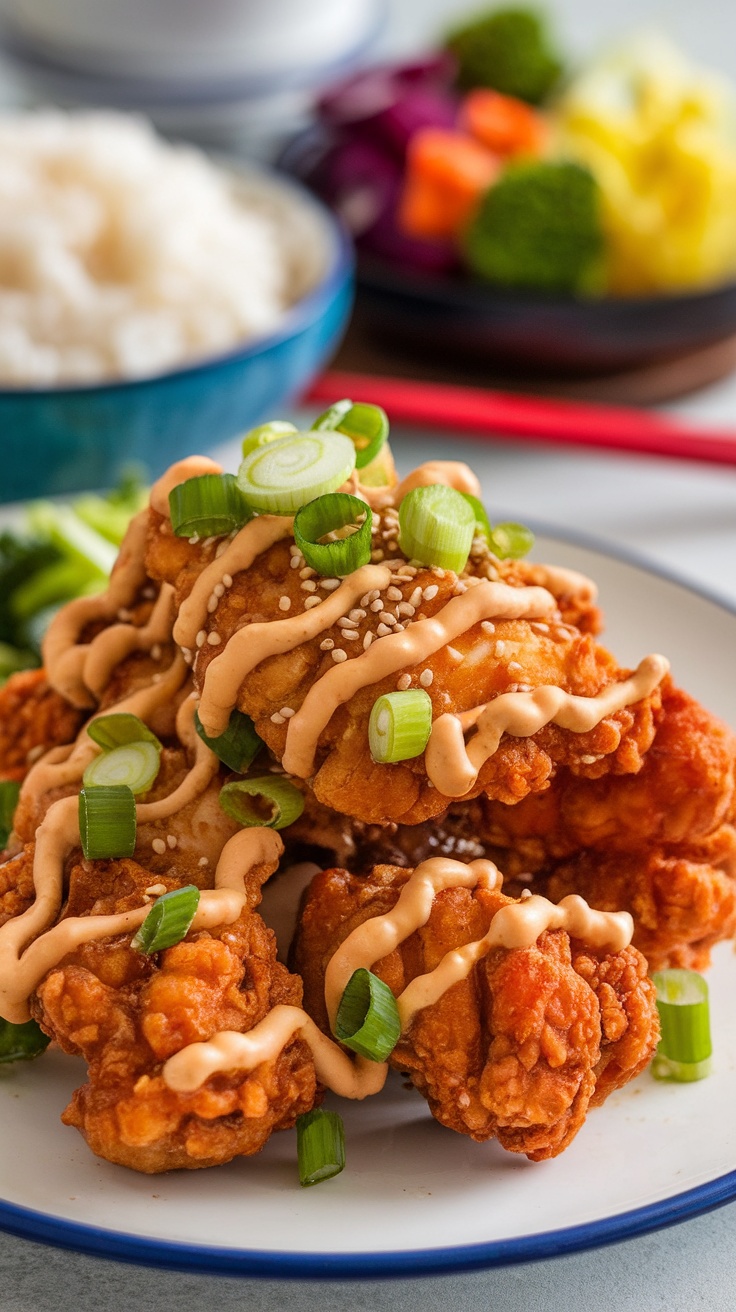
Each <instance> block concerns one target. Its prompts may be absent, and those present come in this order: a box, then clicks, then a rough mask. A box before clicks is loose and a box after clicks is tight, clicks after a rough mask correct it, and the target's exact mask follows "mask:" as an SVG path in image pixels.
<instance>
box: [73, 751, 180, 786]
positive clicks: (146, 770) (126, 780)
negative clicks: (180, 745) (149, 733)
mask: <svg viewBox="0 0 736 1312" xmlns="http://www.w3.org/2000/svg"><path fill="white" fill-rule="evenodd" d="M160 764H161V753H160V752H159V750H158V748H157V747H156V746H155V745H154V744H153V743H149V742H142V743H126V744H125V746H124V747H113V749H112V751H110V752H102V753H101V754H100V755H99V756H95V758H94V760H92V761H90V763H89V765H88V766H87V769H86V770H85V772H84V775H83V776H82V779H83V782H84V786H85V788H98V787H108V786H109V785H112V784H127V786H128V788H129V789H130V791H131V792H132V793H135V795H136V797H138V796H139V795H140V794H141V793H147V792H148V790H149V788H151V786H152V785H153V784H154V783H155V781H156V776H157V775H158V771H159V766H160Z"/></svg>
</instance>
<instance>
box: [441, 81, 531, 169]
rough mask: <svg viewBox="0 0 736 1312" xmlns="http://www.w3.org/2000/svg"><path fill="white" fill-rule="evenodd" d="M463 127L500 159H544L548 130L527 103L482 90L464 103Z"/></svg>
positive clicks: (496, 92)
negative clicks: (511, 156) (513, 157)
mask: <svg viewBox="0 0 736 1312" xmlns="http://www.w3.org/2000/svg"><path fill="white" fill-rule="evenodd" d="M459 121H460V126H461V127H462V128H464V129H465V131H466V132H469V133H470V135H471V136H472V137H474V138H475V139H476V140H477V141H479V142H481V144H482V145H484V146H485V147H486V148H487V149H488V150H492V151H495V152H496V153H497V154H499V155H540V154H541V153H542V151H543V149H544V146H545V142H546V138H547V129H546V124H545V122H544V119H543V118H542V116H541V114H538V113H537V112H536V110H534V109H532V107H531V105H527V104H526V102H525V101H523V100H516V99H515V97H513V96H502V95H501V94H500V92H498V91H488V90H486V89H485V88H482V87H479V88H478V89H477V90H475V91H471V92H470V94H469V95H467V96H466V97H465V99H464V100H463V103H462V106H461V109H460V120H459Z"/></svg>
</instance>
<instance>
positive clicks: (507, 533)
mask: <svg viewBox="0 0 736 1312" xmlns="http://www.w3.org/2000/svg"><path fill="white" fill-rule="evenodd" d="M488 545H489V547H490V549H491V551H492V552H493V554H494V556H498V559H499V560H520V559H521V557H522V556H526V555H527V553H528V552H529V551H531V549H532V547H533V546H534V534H533V533H532V531H531V529H530V528H527V527H526V525H525V524H513V523H509V524H497V525H496V527H495V528H494V529H492V530H491V536H490V538H489V539H488Z"/></svg>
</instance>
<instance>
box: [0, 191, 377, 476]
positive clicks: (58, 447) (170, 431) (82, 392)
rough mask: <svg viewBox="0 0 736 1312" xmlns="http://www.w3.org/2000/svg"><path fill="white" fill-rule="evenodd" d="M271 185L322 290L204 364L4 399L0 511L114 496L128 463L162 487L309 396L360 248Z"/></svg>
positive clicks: (334, 337) (341, 313)
mask: <svg viewBox="0 0 736 1312" xmlns="http://www.w3.org/2000/svg"><path fill="white" fill-rule="evenodd" d="M263 180H264V186H266V187H267V188H268V189H269V190H270V192H271V194H272V195H273V194H274V189H278V190H279V191H281V193H282V196H283V197H285V198H286V200H287V202H288V203H289V204H290V205H294V206H297V207H301V210H300V213H303V214H304V220H305V239H307V235H309V237H310V238H311V239H313V238H314V236H315V234H316V235H317V237H318V240H320V241H321V243H322V245H323V247H324V256H323V262H322V263H323V268H322V273H321V276H320V278H319V281H318V282H317V283H316V284H315V285H314V286H313V288H312V289H311V290H310V291H309V292H307V294H306V295H305V296H303V298H302V299H301V300H299V301H297V302H296V303H295V305H294V306H293V307H292V308H291V309H289V310H288V311H287V313H286V315H285V316H284V319H283V320H282V322H281V325H280V327H279V329H278V331H276V332H274V333H273V334H272V335H270V336H269V337H264V338H259V339H257V340H254V341H251V342H249V343H248V344H247V345H244V346H242V347H240V348H237V349H234V350H232V351H230V352H228V353H227V354H223V355H220V356H217V357H214V358H212V357H210V358H208V359H206V360H204V361H202V362H201V363H197V364H189V365H187V367H186V368H182V369H178V370H175V371H172V372H170V373H166V374H161V375H157V376H156V377H153V378H143V379H140V380H135V381H126V382H110V383H100V384H96V385H92V386H83V387H80V386H74V387H54V388H38V389H30V388H23V389H19V388H6V389H3V390H0V458H1V460H2V464H1V469H2V473H1V474H0V501H18V500H22V499H25V498H28V497H37V496H51V495H58V494H63V493H68V492H77V491H81V490H83V489H85V488H105V487H110V486H112V485H114V484H115V483H116V482H117V481H118V479H119V478H120V476H121V474H122V473H123V471H124V470H125V469H126V468H128V469H129V468H130V466H131V465H139V466H142V467H143V468H144V469H145V470H147V472H148V474H149V475H150V476H151V477H155V476H156V475H157V474H159V473H161V471H162V470H163V469H165V468H166V467H167V465H169V464H171V462H172V461H173V460H177V459H180V458H181V457H182V456H186V455H191V454H193V453H195V452H199V451H207V450H209V449H210V448H212V447H214V446H216V445H217V444H218V443H219V442H223V441H226V440H227V439H228V438H231V437H233V436H234V435H235V434H237V433H238V432H240V431H242V430H243V429H246V428H249V427H251V426H253V425H254V424H257V423H259V422H261V421H262V420H264V419H268V418H274V417H279V416H281V415H282V414H283V411H284V407H285V406H287V405H288V404H289V402H290V400H292V399H293V398H294V397H296V396H297V395H298V394H299V393H300V392H301V391H302V390H304V389H305V388H306V387H307V386H308V384H309V382H310V381H311V379H312V378H313V377H314V376H315V374H317V373H318V372H319V369H320V367H321V366H322V365H323V363H324V362H325V361H326V360H327V359H328V358H329V357H330V355H331V354H332V352H333V351H334V349H335V347H336V346H337V343H338V341H339V340H340V337H341V335H342V332H343V330H344V328H345V326H346V324H347V320H348V317H349V314H350V309H351V306H352V299H353V284H354V271H353V256H352V249H351V246H350V242H349V240H348V238H347V237H346V236H345V234H344V233H343V231H342V229H341V228H340V226H339V224H338V223H337V222H336V220H335V219H334V218H333V217H332V215H330V214H329V212H328V211H327V210H326V209H324V208H323V207H322V206H321V205H320V203H319V202H318V201H315V200H314V199H313V198H312V197H311V196H309V195H308V194H307V193H306V192H304V191H302V189H301V188H300V187H298V186H295V184H294V183H293V182H292V181H291V180H290V179H284V180H283V181H282V180H281V179H280V178H277V177H275V176H274V175H268V174H264V175H263Z"/></svg>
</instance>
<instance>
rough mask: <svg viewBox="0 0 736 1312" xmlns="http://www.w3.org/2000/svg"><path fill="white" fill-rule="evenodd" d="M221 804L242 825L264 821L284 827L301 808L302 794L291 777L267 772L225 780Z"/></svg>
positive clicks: (274, 826)
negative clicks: (252, 776)
mask: <svg viewBox="0 0 736 1312" xmlns="http://www.w3.org/2000/svg"><path fill="white" fill-rule="evenodd" d="M220 806H221V807H222V809H223V811H224V812H225V814H226V815H229V816H232V818H233V820H237V822H238V824H240V825H243V826H244V827H245V828H250V826H252V825H266V827H267V828H269V829H285V828H286V826H287V825H290V824H293V822H294V821H295V820H298V818H299V816H300V815H301V813H302V811H303V810H304V797H303V794H302V793H300V792H299V789H298V788H295V787H294V784H293V783H292V782H291V780H290V779H285V778H284V777H283V775H274V774H267V775H261V776H258V777H254V778H253V779H234V780H233V781H232V783H229V784H225V785H224V786H223V787H222V788H221V789H220Z"/></svg>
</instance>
